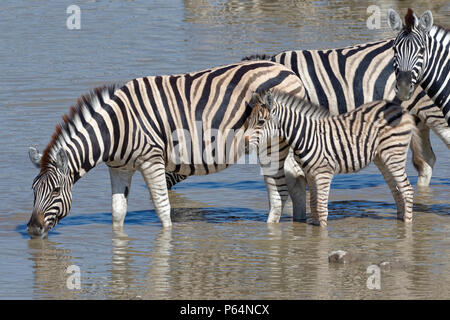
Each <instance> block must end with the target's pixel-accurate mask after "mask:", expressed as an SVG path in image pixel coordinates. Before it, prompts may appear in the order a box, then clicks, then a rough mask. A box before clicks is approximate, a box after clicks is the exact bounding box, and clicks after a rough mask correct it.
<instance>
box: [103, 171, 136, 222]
mask: <svg viewBox="0 0 450 320" xmlns="http://www.w3.org/2000/svg"><path fill="white" fill-rule="evenodd" d="M134 171H135V170H124V169H120V168H111V167H110V168H109V176H110V179H111V193H112V221H113V227H114V228H121V227H122V226H123V222H124V220H125V216H126V214H127V202H128V194H129V192H130V185H131V178H132V177H133V174H134Z"/></svg>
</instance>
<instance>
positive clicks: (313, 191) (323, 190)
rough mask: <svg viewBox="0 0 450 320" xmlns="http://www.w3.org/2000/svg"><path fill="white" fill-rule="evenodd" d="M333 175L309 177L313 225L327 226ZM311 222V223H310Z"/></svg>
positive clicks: (321, 174)
mask: <svg viewBox="0 0 450 320" xmlns="http://www.w3.org/2000/svg"><path fill="white" fill-rule="evenodd" d="M332 179H333V174H331V173H320V174H314V175H308V177H307V181H308V187H309V194H310V200H309V204H310V207H311V221H310V223H311V224H313V225H318V226H319V225H320V226H321V227H326V226H327V219H328V196H329V193H330V186H331V180H332ZM308 222H309V221H308Z"/></svg>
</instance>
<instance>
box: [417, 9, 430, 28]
mask: <svg viewBox="0 0 450 320" xmlns="http://www.w3.org/2000/svg"><path fill="white" fill-rule="evenodd" d="M432 26H433V14H432V13H431V11H430V10H427V11H425V12H424V13H423V15H422V16H421V17H420V20H419V28H420V30H422V31H423V32H425V33H428V32H429V31H430V30H431V27H432Z"/></svg>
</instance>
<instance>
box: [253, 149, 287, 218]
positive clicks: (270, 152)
mask: <svg viewBox="0 0 450 320" xmlns="http://www.w3.org/2000/svg"><path fill="white" fill-rule="evenodd" d="M269 143H270V142H269ZM263 150H267V151H266V152H262V151H261V150H260V151H259V152H258V158H259V160H260V164H261V169H262V171H263V174H264V182H265V183H266V187H267V191H268V193H269V216H268V218H267V222H268V223H278V222H279V221H280V217H281V213H282V212H283V208H284V205H285V203H286V200H287V197H288V191H287V186H286V179H285V175H284V162H285V159H286V157H287V154H288V152H289V146H288V145H287V144H286V143H284V142H282V141H281V140H280V141H275V143H274V144H273V145H272V144H271V145H269V147H268V148H267V149H263Z"/></svg>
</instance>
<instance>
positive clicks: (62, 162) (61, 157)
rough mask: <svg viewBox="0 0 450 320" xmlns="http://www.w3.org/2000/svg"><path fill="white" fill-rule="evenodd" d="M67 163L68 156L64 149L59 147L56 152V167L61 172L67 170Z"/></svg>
mask: <svg viewBox="0 0 450 320" xmlns="http://www.w3.org/2000/svg"><path fill="white" fill-rule="evenodd" d="M68 163H69V158H68V157H67V153H66V151H65V150H64V149H63V148H61V149H59V150H58V153H57V154H56V167H57V168H58V169H59V170H60V171H61V172H63V173H65V172H66V171H67V168H68Z"/></svg>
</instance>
